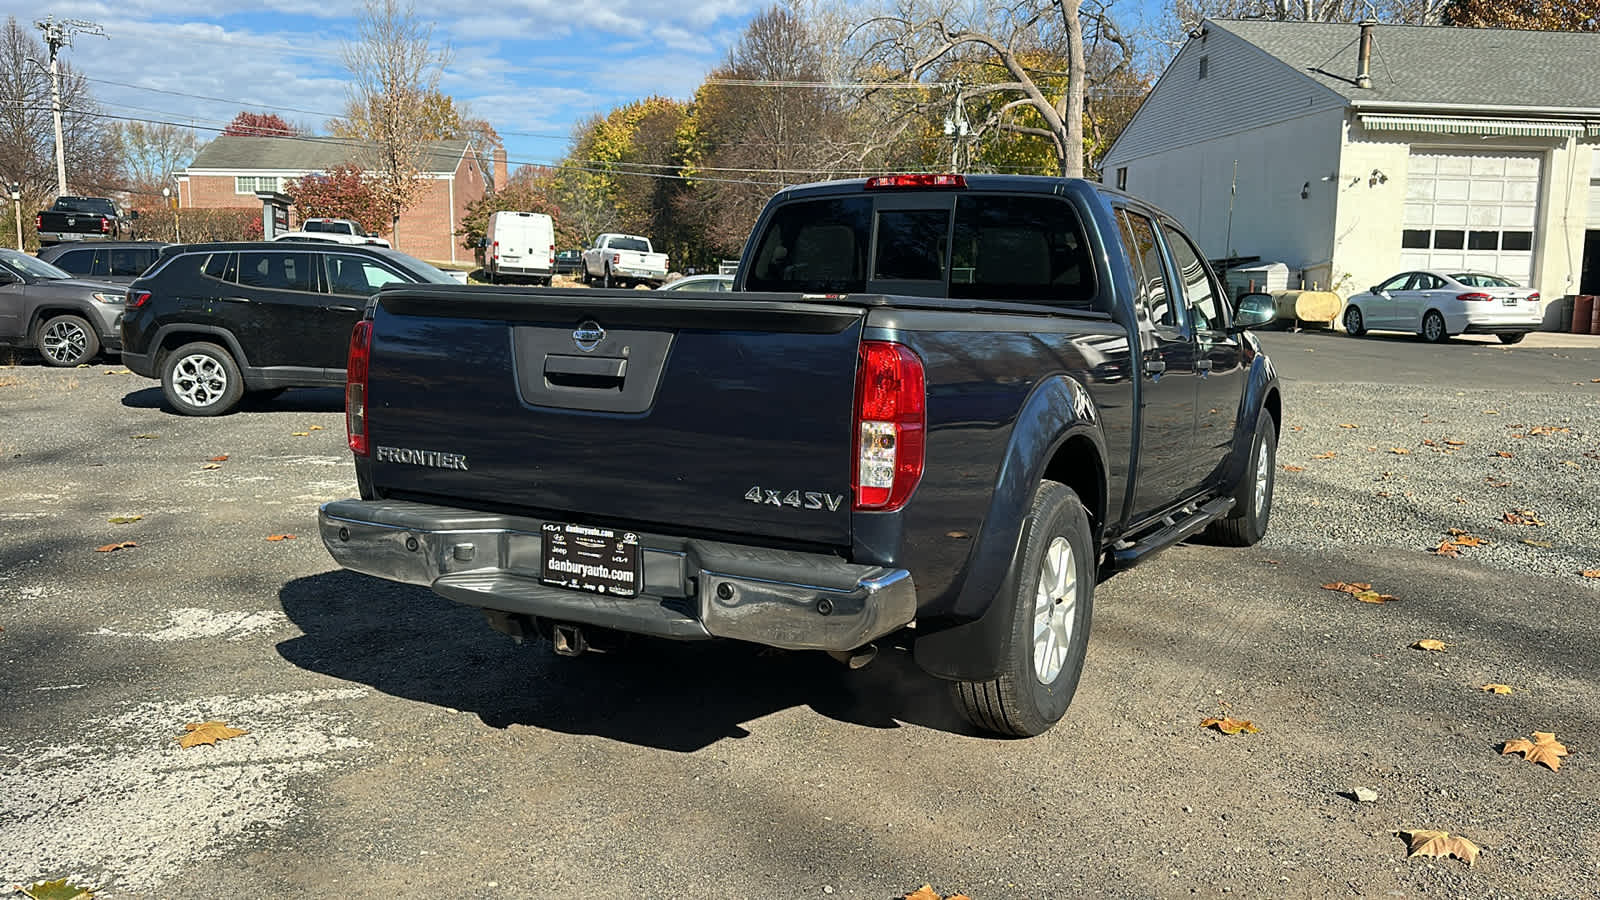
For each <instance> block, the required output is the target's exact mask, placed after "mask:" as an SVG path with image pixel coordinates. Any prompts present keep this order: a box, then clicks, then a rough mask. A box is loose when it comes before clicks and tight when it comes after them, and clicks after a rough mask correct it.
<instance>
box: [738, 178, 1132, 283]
mask: <svg viewBox="0 0 1600 900" xmlns="http://www.w3.org/2000/svg"><path fill="white" fill-rule="evenodd" d="M1095 272H1096V270H1095V266H1094V257H1093V254H1092V253H1091V251H1090V248H1089V242H1088V239H1087V235H1086V234H1085V231H1084V228H1083V224H1082V219H1081V217H1080V216H1079V215H1078V212H1077V210H1076V209H1075V208H1074V207H1073V206H1072V204H1071V203H1069V202H1068V201H1066V200H1065V199H1063V198H1060V197H1056V196H1051V195H1044V194H1005V193H982V192H972V193H964V192H937V193H928V194H918V193H915V192H910V191H907V192H893V193H890V192H885V193H884V194H882V195H860V196H845V197H824V198H818V199H814V200H797V201H795V202H793V203H789V204H787V205H785V206H783V207H781V208H779V209H778V210H776V211H775V212H774V213H773V214H772V216H771V218H770V219H769V220H768V222H767V224H766V227H765V231H764V232H763V234H762V236H761V239H760V244H759V245H757V247H756V248H755V251H754V254H753V255H752V257H751V260H750V265H749V267H748V271H747V273H746V275H745V284H744V289H745V290H748V291H779V292H796V293H827V294H850V293H864V292H866V291H869V290H870V291H874V292H883V293H901V294H912V295H920V296H935V297H952V298H959V299H972V300H1003V301H1012V302H1022V303H1042V304H1049V305H1052V306H1062V307H1067V308H1072V309H1082V310H1095V309H1098V308H1099V303H1100V301H1099V285H1098V282H1097V279H1096V274H1095ZM1102 311H1107V312H1109V310H1102Z"/></svg>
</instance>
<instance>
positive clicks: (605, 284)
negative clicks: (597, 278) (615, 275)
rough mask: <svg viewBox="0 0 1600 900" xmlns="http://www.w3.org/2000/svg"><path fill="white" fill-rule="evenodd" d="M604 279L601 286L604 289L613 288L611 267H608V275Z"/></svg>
mask: <svg viewBox="0 0 1600 900" xmlns="http://www.w3.org/2000/svg"><path fill="white" fill-rule="evenodd" d="M603 277H604V280H603V281H601V282H600V286H601V287H603V288H608V287H611V267H610V266H606V274H605V275H604V276H603Z"/></svg>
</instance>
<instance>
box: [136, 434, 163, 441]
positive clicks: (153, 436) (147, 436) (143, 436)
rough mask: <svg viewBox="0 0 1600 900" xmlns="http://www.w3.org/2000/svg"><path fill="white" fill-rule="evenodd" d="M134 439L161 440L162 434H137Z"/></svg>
mask: <svg viewBox="0 0 1600 900" xmlns="http://www.w3.org/2000/svg"><path fill="white" fill-rule="evenodd" d="M133 439H134V440H136V441H158V440H161V435H159V434H136V435H134V436H133Z"/></svg>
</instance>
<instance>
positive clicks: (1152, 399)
mask: <svg viewBox="0 0 1600 900" xmlns="http://www.w3.org/2000/svg"><path fill="white" fill-rule="evenodd" d="M1118 215H1119V219H1120V222H1119V224H1120V226H1121V228H1120V231H1121V235H1122V240H1123V243H1124V245H1125V248H1126V250H1127V251H1128V257H1129V259H1130V260H1131V261H1132V262H1133V265H1134V276H1135V278H1137V279H1139V281H1140V284H1139V310H1140V312H1142V315H1143V317H1144V318H1145V319H1146V321H1147V323H1148V327H1146V328H1143V329H1141V335H1142V337H1141V340H1142V342H1143V346H1142V347H1141V364H1140V373H1139V378H1140V387H1141V393H1142V395H1143V397H1144V403H1143V415H1142V416H1141V417H1140V426H1139V464H1138V471H1137V472H1136V473H1135V480H1134V485H1135V487H1134V503H1133V516H1134V518H1135V519H1139V518H1143V517H1146V516H1150V515H1153V514H1155V513H1157V512H1160V511H1161V510H1163V509H1165V508H1167V507H1169V506H1171V505H1173V504H1174V503H1177V502H1178V501H1179V500H1182V499H1184V497H1185V496H1186V495H1187V494H1188V492H1189V490H1190V489H1191V488H1192V487H1193V482H1194V477H1193V468H1194V466H1193V460H1192V458H1191V457H1192V456H1193V448H1194V422H1195V399H1196V389H1195V359H1196V355H1197V351H1196V344H1195V340H1194V336H1193V334H1192V333H1191V332H1190V330H1189V322H1188V310H1187V308H1186V307H1185V306H1184V303H1183V295H1182V293H1181V292H1180V291H1179V289H1178V288H1177V287H1176V286H1175V283H1176V282H1177V278H1175V277H1174V275H1173V267H1172V263H1171V261H1170V260H1169V259H1168V256H1167V253H1166V251H1165V249H1164V248H1163V246H1162V242H1161V240H1160V239H1159V236H1158V235H1159V232H1158V230H1157V228H1156V224H1155V221H1154V220H1153V219H1152V218H1150V217H1149V216H1147V215H1145V214H1143V213H1142V212H1139V211H1137V210H1133V209H1123V210H1120V211H1119V214H1118Z"/></svg>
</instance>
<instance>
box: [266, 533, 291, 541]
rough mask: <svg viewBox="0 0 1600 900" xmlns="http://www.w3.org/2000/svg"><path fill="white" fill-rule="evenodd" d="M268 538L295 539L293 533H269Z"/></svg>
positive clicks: (278, 539)
mask: <svg viewBox="0 0 1600 900" xmlns="http://www.w3.org/2000/svg"><path fill="white" fill-rule="evenodd" d="M267 540H269V541H292V540H294V535H292V534H269V535H267Z"/></svg>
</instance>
